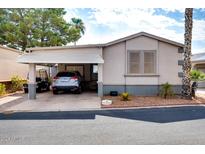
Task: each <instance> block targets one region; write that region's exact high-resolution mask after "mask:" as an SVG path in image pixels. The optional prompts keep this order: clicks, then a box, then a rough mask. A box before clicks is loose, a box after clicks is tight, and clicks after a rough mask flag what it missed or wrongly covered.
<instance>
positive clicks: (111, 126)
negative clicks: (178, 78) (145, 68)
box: [0, 106, 205, 144]
mask: <svg viewBox="0 0 205 154" xmlns="http://www.w3.org/2000/svg"><path fill="white" fill-rule="evenodd" d="M0 144H205V107H203V106H201V107H200V106H196V107H178V108H177V107H175V108H160V109H157V108H155V109H132V110H112V111H111V110H106V111H102V110H101V111H79V112H76V111H73V112H47V113H15V114H8V115H4V114H0Z"/></svg>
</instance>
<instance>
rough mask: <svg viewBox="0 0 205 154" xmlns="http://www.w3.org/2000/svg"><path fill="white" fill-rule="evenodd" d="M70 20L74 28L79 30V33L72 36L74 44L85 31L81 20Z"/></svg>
mask: <svg viewBox="0 0 205 154" xmlns="http://www.w3.org/2000/svg"><path fill="white" fill-rule="evenodd" d="M71 22H72V23H71V24H72V26H73V27H74V29H75V30H77V31H79V35H77V36H74V38H75V41H74V45H76V42H77V41H78V40H79V39H80V37H81V35H82V34H84V33H85V26H84V23H83V21H82V20H81V19H79V18H71Z"/></svg>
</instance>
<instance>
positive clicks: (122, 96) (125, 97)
mask: <svg viewBox="0 0 205 154" xmlns="http://www.w3.org/2000/svg"><path fill="white" fill-rule="evenodd" d="M129 97H130V95H129V93H127V92H125V93H122V94H121V100H122V101H129V100H130V98H129Z"/></svg>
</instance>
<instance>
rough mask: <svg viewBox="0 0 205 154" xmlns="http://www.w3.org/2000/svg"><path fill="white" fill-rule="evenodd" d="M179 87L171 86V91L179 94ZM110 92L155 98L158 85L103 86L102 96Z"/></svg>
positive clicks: (157, 92) (158, 88)
mask: <svg viewBox="0 0 205 154" xmlns="http://www.w3.org/2000/svg"><path fill="white" fill-rule="evenodd" d="M181 87H182V86H181V85H173V87H172V89H173V91H174V93H175V94H180V93H181ZM110 91H118V93H119V94H120V93H123V92H128V93H129V94H131V95H139V96H156V95H158V94H159V91H160V85H127V86H124V85H103V94H104V95H108V94H110Z"/></svg>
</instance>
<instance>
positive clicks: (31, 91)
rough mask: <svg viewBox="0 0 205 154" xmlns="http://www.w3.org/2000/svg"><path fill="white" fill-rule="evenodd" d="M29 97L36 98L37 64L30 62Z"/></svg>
mask: <svg viewBox="0 0 205 154" xmlns="http://www.w3.org/2000/svg"><path fill="white" fill-rule="evenodd" d="M28 99H36V65H35V64H29V82H28Z"/></svg>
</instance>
